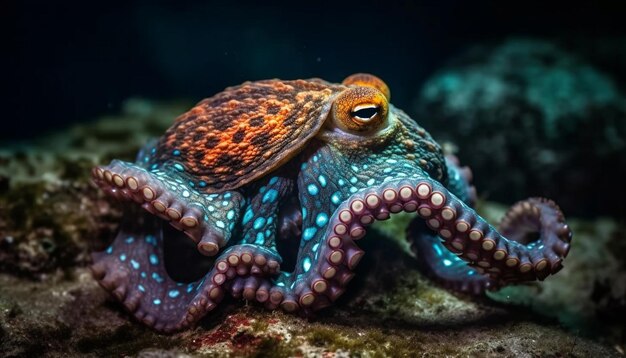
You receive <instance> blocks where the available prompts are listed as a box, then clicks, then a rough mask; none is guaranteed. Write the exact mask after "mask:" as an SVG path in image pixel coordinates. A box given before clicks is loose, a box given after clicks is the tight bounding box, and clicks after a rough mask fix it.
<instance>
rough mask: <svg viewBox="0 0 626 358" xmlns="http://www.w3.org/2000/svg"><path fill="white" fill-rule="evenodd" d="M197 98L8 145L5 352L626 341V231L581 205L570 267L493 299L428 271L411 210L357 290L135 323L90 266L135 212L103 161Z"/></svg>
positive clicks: (132, 147) (383, 239) (2, 182)
mask: <svg viewBox="0 0 626 358" xmlns="http://www.w3.org/2000/svg"><path fill="white" fill-rule="evenodd" d="M188 105H189V104H188V103H152V102H148V101H143V100H131V101H129V102H128V103H127V104H126V106H125V109H124V112H123V113H122V114H120V115H119V116H110V117H106V118H102V119H100V120H98V121H94V122H91V123H85V124H81V125H79V126H76V127H73V128H70V129H68V130H65V131H62V132H59V133H53V134H51V135H48V136H46V137H44V138H41V140H39V141H37V142H35V143H23V144H15V145H12V146H10V147H9V146H7V147H4V148H0V356H3V357H13V356H39V355H43V354H45V355H47V356H68V355H70V356H78V355H80V356H85V355H87V356H103V355H137V356H187V355H188V356H202V355H212V356H213V355H217V356H228V355H237V356H278V357H280V356H319V355H325V356H354V355H356V356H415V355H423V356H444V355H445V356H468V355H469V356H484V355H488V356H502V357H508V356H581V357H584V356H601V355H602V356H622V355H623V354H624V347H625V344H626V328H625V327H624V326H623V323H621V322H624V321H626V263H625V261H624V258H623V256H622V255H620V253H623V252H626V237H624V236H626V234H624V232H625V230H624V227H623V225H624V223H622V224H620V223H618V222H616V221H615V220H614V219H608V218H606V219H604V218H601V219H595V220H593V221H592V220H577V219H572V218H571V217H568V222H569V223H570V225H571V227H572V230H573V231H574V233H575V240H574V241H573V247H572V249H571V252H570V255H569V257H568V260H567V261H566V263H565V268H564V269H563V270H562V272H560V273H559V275H557V276H555V277H550V278H549V279H548V280H547V281H546V282H543V283H534V284H532V285H527V286H520V287H512V288H507V289H506V290H502V291H500V292H496V293H493V294H490V295H489V297H485V298H483V299H478V300H477V299H474V298H470V297H467V296H462V295H454V294H452V293H450V292H448V291H446V290H443V289H440V288H439V287H438V286H437V285H436V284H434V283H433V282H431V281H430V280H428V279H427V278H425V277H423V276H422V275H421V274H420V273H419V271H418V270H417V267H416V261H415V257H414V256H413V254H412V253H411V252H410V250H409V249H408V246H407V244H406V243H405V242H404V228H405V227H406V224H407V223H408V220H409V219H410V217H409V216H408V215H401V216H398V217H395V218H394V219H392V220H390V221H388V222H385V223H383V224H382V225H381V224H379V225H377V226H376V227H375V230H372V231H371V232H370V233H369V234H368V236H367V237H366V238H364V239H363V240H362V241H361V243H362V244H363V247H364V249H365V251H366V252H367V254H366V255H365V257H364V258H363V261H362V264H361V265H359V267H358V269H357V276H356V277H355V279H354V280H353V281H352V282H351V283H350V285H351V289H350V290H348V292H347V293H346V295H344V296H343V297H342V298H340V299H339V301H338V302H337V304H335V305H333V306H332V307H330V308H328V309H325V310H323V311H321V312H319V313H318V314H317V315H316V316H314V317H312V318H308V319H305V318H300V317H298V316H292V315H286V314H283V313H281V312H270V311H266V310H264V309H263V308H261V307H258V306H256V305H253V304H245V303H241V302H238V301H234V300H233V301H231V302H229V303H228V304H225V305H221V306H220V308H219V309H218V311H217V312H215V313H213V314H211V315H210V316H209V317H207V318H206V319H204V320H203V321H202V323H201V324H200V326H198V327H197V328H195V329H193V330H190V331H186V332H182V333H178V334H175V335H160V334H157V333H155V332H153V331H152V330H150V329H148V328H145V327H144V326H143V325H141V324H138V323H136V322H134V321H133V320H132V318H131V317H129V316H128V315H127V314H126V313H124V311H123V310H122V309H121V307H120V306H119V305H118V304H116V303H114V302H113V301H112V300H109V299H108V298H107V295H106V293H105V291H104V290H102V289H101V288H100V287H99V286H98V285H97V284H96V283H95V281H94V280H93V279H92V278H91V275H90V274H89V271H88V270H87V269H86V265H87V264H88V263H89V262H90V257H89V254H88V251H89V249H90V248H93V247H98V248H101V247H103V246H104V245H105V244H106V243H107V242H108V241H110V240H111V239H112V237H113V236H114V234H115V230H116V223H117V222H118V221H119V217H120V215H121V211H120V210H119V206H118V204H117V203H115V202H113V201H110V200H109V199H107V198H105V197H104V196H103V195H102V194H101V193H100V192H99V191H98V190H96V189H95V188H94V187H93V186H92V185H91V184H90V183H89V179H88V178H89V169H90V168H91V166H93V165H94V164H97V163H103V162H107V161H108V160H110V159H111V158H113V157H118V158H126V159H132V158H133V156H134V153H135V151H136V150H137V149H138V148H139V147H140V146H141V145H142V144H143V143H145V141H146V140H147V139H148V138H149V137H152V136H157V135H160V134H161V133H162V132H163V130H164V129H165V128H166V127H167V126H168V125H169V124H170V123H171V121H172V119H173V118H174V117H175V116H176V115H177V114H179V113H181V112H182V111H184V109H185V108H186V107H187V106H188ZM478 209H479V210H480V211H481V213H482V214H483V215H485V216H486V217H487V218H488V219H490V220H492V221H494V222H495V221H497V220H498V218H499V217H501V216H502V215H503V214H504V207H503V206H500V205H498V204H494V203H486V202H481V203H480V205H479V208H478ZM566 214H567V212H566ZM222 306H223V307H222Z"/></svg>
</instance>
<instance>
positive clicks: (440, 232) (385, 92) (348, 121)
mask: <svg viewBox="0 0 626 358" xmlns="http://www.w3.org/2000/svg"><path fill="white" fill-rule="evenodd" d="M389 98H390V91H389V88H388V87H387V85H386V84H385V83H384V82H383V81H382V80H380V79H379V78H377V77H375V76H372V75H368V74H355V75H352V76H350V77H348V78H346V79H345V80H344V81H343V82H342V83H341V84H335V83H329V82H326V81H323V80H320V79H309V80H293V81H286V80H265V81H257V82H246V83H244V84H242V85H240V86H235V87H230V88H227V89H226V90H224V91H223V92H221V93H219V94H217V95H215V96H213V97H211V98H208V99H205V100H203V101H201V102H199V103H198V104H197V105H196V106H195V107H193V108H192V109H191V110H189V111H188V112H186V113H184V114H183V115H181V116H180V117H178V118H177V119H176V120H175V121H174V124H173V125H172V127H170V128H169V129H168V130H167V131H166V132H165V134H164V135H163V136H162V137H161V138H159V139H156V140H153V141H151V142H149V143H147V144H146V146H145V147H144V148H142V150H141V151H140V152H139V154H138V156H137V159H136V161H135V162H134V163H129V162H123V161H119V160H113V161H112V162H111V163H110V164H109V165H106V166H98V167H95V168H94V169H93V171H92V175H93V180H94V182H95V183H96V185H97V186H98V187H100V188H101V189H102V190H103V191H104V192H106V193H107V194H109V195H111V196H113V197H115V198H117V199H119V200H120V201H122V202H124V203H125V205H124V207H125V210H126V212H125V215H124V218H123V220H122V223H121V225H120V229H119V232H118V234H117V237H116V238H115V240H114V241H113V242H112V244H111V245H110V246H108V248H106V249H105V250H103V251H101V252H96V253H94V254H93V257H94V264H93V266H92V272H93V274H94V277H95V278H96V279H97V280H98V282H99V284H100V285H101V286H102V287H103V288H105V289H106V290H107V291H109V292H110V293H111V294H112V296H113V297H114V298H115V299H117V300H118V301H119V302H121V303H122V305H123V306H124V307H125V308H126V309H127V310H128V311H129V312H130V313H131V314H132V315H134V316H135V317H136V318H137V319H138V320H139V321H141V322H143V323H145V324H146V325H148V326H150V327H153V328H154V329H156V330H158V331H163V332H173V331H177V330H182V329H185V328H189V327H191V326H193V325H194V324H195V323H197V322H198V320H200V319H201V318H202V317H203V316H205V315H206V314H207V313H209V312H210V311H212V310H214V309H215V308H216V306H217V305H218V304H219V303H220V301H221V300H222V299H223V298H224V297H225V296H226V295H232V296H233V297H235V298H244V299H246V300H252V301H257V302H259V303H261V304H263V305H264V306H265V307H267V308H268V309H271V310H273V309H278V308H280V309H283V310H284V311H287V312H301V313H304V314H306V313H309V312H312V311H314V310H318V309H321V308H323V307H326V306H329V305H330V304H331V303H332V302H333V301H335V300H336V299H337V298H338V297H339V296H340V295H341V294H342V293H343V292H344V291H345V289H346V286H347V284H348V282H349V281H350V280H351V279H352V277H353V276H354V273H353V272H354V269H355V267H356V266H357V264H358V263H359V260H360V259H361V258H362V256H363V255H364V252H363V250H361V249H360V248H359V246H358V245H357V242H358V240H359V239H361V238H363V237H364V235H365V232H366V228H367V226H368V225H370V224H372V223H373V222H374V221H377V220H386V219H388V218H389V217H390V216H391V215H392V214H394V213H398V212H402V211H405V212H416V213H417V214H416V217H415V219H414V220H413V222H412V223H411V225H410V226H409V227H408V232H407V238H408V240H409V241H410V242H411V245H412V248H413V249H414V250H415V252H416V255H417V258H418V265H419V267H420V268H421V269H422V270H423V271H424V272H426V273H427V274H428V275H429V276H431V277H433V278H434V279H436V280H438V281H439V282H441V283H442V284H444V285H445V286H447V287H449V288H450V289H453V290H457V291H462V292H467V293H473V294H481V293H483V292H484V291H485V290H493V289H498V288H499V287H502V286H503V285H506V284H510V283H516V282H522V281H532V280H543V279H544V278H546V277H547V276H548V275H550V274H554V273H556V272H557V271H559V270H560V269H561V267H562V260H563V258H564V257H565V256H566V255H567V253H568V251H569V247H570V240H571V232H570V230H569V228H568V226H567V225H566V224H565V223H564V218H563V215H562V213H561V211H560V210H559V208H558V207H557V206H556V205H555V204H554V203H553V202H551V201H549V200H546V199H540V198H531V199H528V200H525V201H522V202H520V203H518V204H516V205H514V206H513V207H512V208H511V209H510V210H509V212H508V213H507V215H506V217H505V219H504V220H503V222H502V223H501V224H500V227H499V229H496V228H494V227H493V226H491V225H490V224H489V223H487V222H486V221H485V220H484V219H483V218H482V217H480V216H479V215H478V214H477V213H476V212H475V211H474V210H473V209H472V202H473V198H474V195H475V193H474V189H473V187H472V186H471V184H470V180H471V173H470V172H469V170H468V169H467V168H462V167H460V166H459V164H458V162H457V161H456V160H455V158H452V157H446V156H445V155H444V154H443V152H442V150H441V148H440V146H439V145H438V144H437V143H436V142H435V141H434V140H433V139H432V137H431V136H430V135H429V134H428V133H427V132H426V131H425V130H424V129H423V128H421V127H420V126H419V125H418V124H417V123H416V122H415V121H413V120H412V119H411V118H409V117H408V116H407V115H406V114H405V113H404V112H402V111H401V110H399V109H397V108H395V107H394V106H393V105H391V104H390V103H389ZM168 224H169V225H168ZM289 245H291V247H293V250H285V249H281V247H284V246H289ZM296 251H297V254H296ZM281 254H282V255H283V256H285V255H287V254H289V255H291V256H292V257H289V259H290V260H291V261H295V267H293V268H289V269H287V268H281V265H283V266H285V265H284V264H283V257H282V256H281ZM294 257H295V260H294Z"/></svg>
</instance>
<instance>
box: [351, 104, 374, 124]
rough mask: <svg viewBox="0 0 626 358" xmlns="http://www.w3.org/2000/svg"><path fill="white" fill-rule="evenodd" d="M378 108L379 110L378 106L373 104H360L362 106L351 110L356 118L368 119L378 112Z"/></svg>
mask: <svg viewBox="0 0 626 358" xmlns="http://www.w3.org/2000/svg"><path fill="white" fill-rule="evenodd" d="M378 110H379V108H378V106H376V105H373V104H367V105H360V106H356V107H355V108H354V109H353V110H352V111H351V112H350V115H351V116H352V117H354V118H358V119H360V120H364V121H368V120H370V119H372V118H374V116H375V115H377V114H378Z"/></svg>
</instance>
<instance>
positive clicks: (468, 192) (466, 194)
mask: <svg viewBox="0 0 626 358" xmlns="http://www.w3.org/2000/svg"><path fill="white" fill-rule="evenodd" d="M446 165H447V168H448V184H447V185H446V187H447V188H448V190H450V192H452V193H453V194H454V195H456V196H457V197H458V198H459V199H461V200H462V201H463V202H464V203H466V204H467V205H469V206H470V207H473V206H474V204H475V203H476V199H477V196H476V188H475V187H474V185H472V177H473V175H472V170H471V169H470V168H469V167H467V166H463V167H462V166H461V165H460V163H459V159H458V158H457V157H456V156H454V155H452V154H448V155H446Z"/></svg>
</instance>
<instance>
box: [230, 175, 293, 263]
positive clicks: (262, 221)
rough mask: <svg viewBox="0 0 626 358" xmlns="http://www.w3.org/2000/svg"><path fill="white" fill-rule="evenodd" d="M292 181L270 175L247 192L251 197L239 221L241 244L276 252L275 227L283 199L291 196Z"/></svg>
mask: <svg viewBox="0 0 626 358" xmlns="http://www.w3.org/2000/svg"><path fill="white" fill-rule="evenodd" d="M292 190H293V180H292V179H290V178H285V177H280V176H277V175H271V176H268V177H267V178H265V179H263V180H261V181H260V182H259V185H257V186H256V188H254V187H253V188H251V189H250V190H248V195H249V196H251V197H252V199H251V200H250V203H248V204H247V205H246V207H245V210H244V214H243V217H242V219H241V225H242V227H243V230H242V238H241V241H240V243H241V244H251V245H256V246H259V247H264V248H267V249H269V250H272V251H274V252H276V256H278V252H277V251H276V237H275V236H276V225H277V223H278V214H279V207H280V204H281V202H282V200H283V198H284V197H285V196H287V195H289V194H291V192H292Z"/></svg>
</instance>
